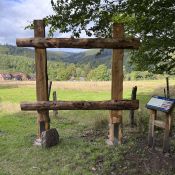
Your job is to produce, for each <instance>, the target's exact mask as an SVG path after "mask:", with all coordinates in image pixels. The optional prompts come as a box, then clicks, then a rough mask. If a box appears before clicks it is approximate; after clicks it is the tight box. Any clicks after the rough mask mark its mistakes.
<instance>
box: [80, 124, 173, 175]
mask: <svg viewBox="0 0 175 175" xmlns="http://www.w3.org/2000/svg"><path fill="white" fill-rule="evenodd" d="M107 131H108V130H107V129H104V130H95V129H89V130H86V131H84V132H83V133H82V134H81V137H82V138H84V139H85V141H87V142H97V141H98V139H99V138H103V139H106V138H107ZM156 142H157V144H156V147H155V148H154V149H152V148H149V147H148V146H147V133H143V134H140V133H139V132H138V130H137V129H136V128H134V129H131V128H126V127H125V133H124V143H123V146H121V147H119V148H117V147H115V149H116V150H115V149H109V150H108V151H109V152H108V153H106V154H102V155H99V156H98V157H97V158H96V159H95V162H94V166H93V167H92V168H91V171H92V172H93V173H94V174H104V173H107V174H111V175H133V174H134V175H140V174H142V175H148V174H153V175H156V174H161V175H174V174H175V152H174V149H171V153H162V133H159V137H158V138H157V140H156ZM171 147H172V148H173V147H174V146H173V145H171ZM117 156H119V157H120V158H119V159H118V160H117V161H116V159H115V158H116V157H117ZM109 157H110V158H109ZM109 160H110V163H109V165H108V171H107V172H106V171H105V172H104V169H105V164H106V162H107V161H109Z"/></svg>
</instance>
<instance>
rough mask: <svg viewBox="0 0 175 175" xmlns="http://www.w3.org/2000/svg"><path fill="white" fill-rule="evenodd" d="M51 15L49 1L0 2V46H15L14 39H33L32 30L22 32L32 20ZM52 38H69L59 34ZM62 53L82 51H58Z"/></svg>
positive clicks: (11, 0) (7, 0)
mask: <svg viewBox="0 0 175 175" xmlns="http://www.w3.org/2000/svg"><path fill="white" fill-rule="evenodd" d="M51 14H53V10H52V6H51V3H50V0H0V44H12V45H16V38H27V37H33V31H32V30H29V29H27V30H24V28H25V26H27V25H29V24H30V22H32V21H33V20H34V19H42V18H44V17H46V16H47V15H51ZM54 37H62V38H63V37H69V34H59V32H56V33H55V35H54ZM59 50H61V51H62V50H63V51H70V52H72V51H75V52H78V51H83V50H80V49H59Z"/></svg>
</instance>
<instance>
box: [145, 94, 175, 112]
mask: <svg viewBox="0 0 175 175" xmlns="http://www.w3.org/2000/svg"><path fill="white" fill-rule="evenodd" d="M174 103H175V99H170V98H165V97H160V96H153V97H152V98H151V99H150V100H149V102H148V103H147V104H146V107H147V108H148V109H154V110H157V111H162V112H166V113H168V112H170V111H171V109H172V108H173V106H174Z"/></svg>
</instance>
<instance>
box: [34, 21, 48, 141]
mask: <svg viewBox="0 0 175 175" xmlns="http://www.w3.org/2000/svg"><path fill="white" fill-rule="evenodd" d="M34 35H35V37H45V25H44V21H43V20H35V21H34ZM35 67H36V96H37V101H48V100H49V98H48V75H47V53H46V49H45V48H43V49H42V48H35ZM37 121H38V125H39V126H38V138H40V137H41V132H42V131H43V130H45V131H46V130H48V129H50V118H49V111H47V110H46V111H38V120H37Z"/></svg>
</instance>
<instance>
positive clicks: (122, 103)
mask: <svg viewBox="0 0 175 175" xmlns="http://www.w3.org/2000/svg"><path fill="white" fill-rule="evenodd" d="M138 107H139V101H138V100H109V101H38V102H35V103H27V102H25V103H21V110H23V111H34V110H38V111H43V110H130V109H133V110H136V109H138Z"/></svg>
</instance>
